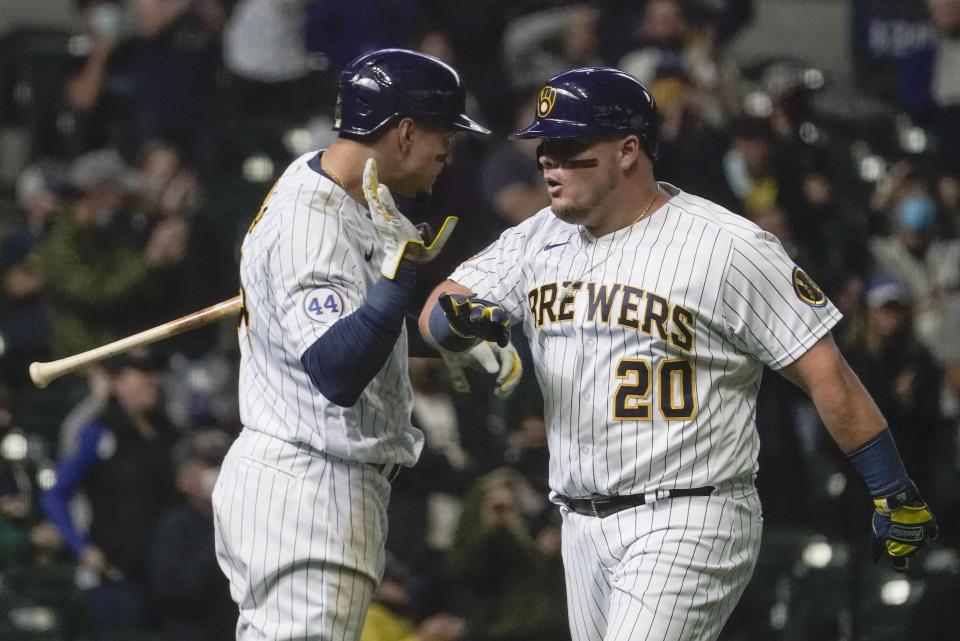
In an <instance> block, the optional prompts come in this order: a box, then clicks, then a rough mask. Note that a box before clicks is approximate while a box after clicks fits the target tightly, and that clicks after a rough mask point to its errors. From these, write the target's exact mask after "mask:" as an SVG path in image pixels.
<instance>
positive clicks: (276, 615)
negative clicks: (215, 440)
mask: <svg viewBox="0 0 960 641" xmlns="http://www.w3.org/2000/svg"><path fill="white" fill-rule="evenodd" d="M389 498H390V484H389V483H388V482H387V480H386V479H385V478H384V477H383V475H382V474H380V473H379V472H378V471H377V470H376V469H374V468H373V467H372V466H370V465H366V464H362V463H352V462H348V461H342V460H338V459H335V458H333V457H330V456H328V455H324V454H320V453H317V452H314V451H311V450H310V449H309V448H308V447H306V446H303V445H296V444H292V443H287V442H285V441H282V440H279V439H276V438H273V437H271V436H267V435H266V434H263V433H260V432H254V431H252V430H244V431H243V432H241V434H240V436H239V437H238V438H237V440H236V442H235V443H234V445H233V447H232V448H231V449H230V452H229V453H228V454H227V457H226V459H225V460H224V463H223V467H222V468H221V471H220V477H219V478H218V479H217V485H216V487H215V489H214V494H213V504H214V518H215V524H216V545H217V558H218V560H219V563H220V567H221V569H223V571H224V573H225V574H226V575H227V577H228V578H229V579H230V591H231V595H232V597H233V599H234V601H235V602H236V603H237V604H238V605H239V608H240V617H239V620H238V623H237V639H238V640H240V641H245V640H248V639H249V640H254V639H256V640H258V641H259V640H264V639H273V640H276V641H283V640H287V639H290V640H292V639H323V640H324V641H355V640H356V639H358V638H359V636H360V630H361V629H362V627H363V618H364V615H365V613H366V610H367V607H368V605H369V603H370V598H371V596H372V595H373V590H374V586H375V585H376V583H377V582H379V580H380V579H381V578H382V576H383V568H384V558H385V557H384V541H385V540H386V537H387V503H388V501H389Z"/></svg>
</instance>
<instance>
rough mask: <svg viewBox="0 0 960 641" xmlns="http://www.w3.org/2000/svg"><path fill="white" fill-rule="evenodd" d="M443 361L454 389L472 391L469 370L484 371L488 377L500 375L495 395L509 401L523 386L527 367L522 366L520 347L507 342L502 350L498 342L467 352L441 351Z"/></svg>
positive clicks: (485, 343)
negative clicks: (520, 386)
mask: <svg viewBox="0 0 960 641" xmlns="http://www.w3.org/2000/svg"><path fill="white" fill-rule="evenodd" d="M440 355H441V356H443V361H444V362H445V363H446V364H447V369H448V370H450V380H451V382H452V383H453V389H455V390H457V391H458V392H460V393H462V394H466V393H467V392H469V391H470V383H469V382H468V381H467V375H466V371H465V370H466V369H467V368H473V369H480V370H482V371H485V372H486V373H488V374H496V376H497V388H496V389H495V390H494V391H493V394H494V396H496V397H498V398H506V397H507V396H510V394H512V393H513V390H515V389H516V388H517V385H518V384H519V383H520V376H521V375H522V374H523V365H521V364H520V355H519V354H517V350H516V348H515V347H514V346H513V345H511V344H509V343H507V346H506V347H500V346H499V345H497V344H496V343H488V342H482V343H478V344H476V345H474V346H473V347H471V348H470V349H468V350H467V351H465V352H448V351H447V350H440Z"/></svg>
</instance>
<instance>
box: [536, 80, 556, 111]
mask: <svg viewBox="0 0 960 641" xmlns="http://www.w3.org/2000/svg"><path fill="white" fill-rule="evenodd" d="M556 102H557V90H556V89H554V88H553V87H551V86H550V85H547V86H546V87H544V88H543V89H541V90H540V97H539V98H538V99H537V116H538V117H540V118H546V117H547V116H549V115H550V112H551V111H553V105H554V103H556Z"/></svg>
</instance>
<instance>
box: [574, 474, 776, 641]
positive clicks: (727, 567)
mask: <svg viewBox="0 0 960 641" xmlns="http://www.w3.org/2000/svg"><path fill="white" fill-rule="evenodd" d="M735 496H736V497H737V498H734V497H735ZM561 512H562V514H563V564H564V574H565V576H566V585H567V609H568V612H569V619H570V632H571V635H572V637H573V639H574V641H627V640H630V641H654V640H656V641H711V640H713V639H716V638H717V636H718V635H719V634H720V631H721V630H722V629H723V625H724V623H725V622H726V620H727V618H728V617H729V616H730V613H731V612H732V611H733V608H734V606H735V605H736V603H737V601H738V600H739V598H740V595H741V594H742V593H743V590H744V588H745V587H746V585H747V582H748V581H749V580H750V576H751V575H752V574H753V568H754V566H755V564H756V559H757V553H758V551H759V549H760V534H761V530H762V517H761V514H760V501H759V498H758V497H757V495H756V493H755V492H753V491H750V492H749V493H747V494H744V493H743V492H721V493H720V494H719V495H716V494H715V495H713V496H706V497H699V496H693V497H683V498H673V499H667V500H662V501H657V502H655V503H651V504H647V505H643V506H640V507H637V508H631V509H626V510H622V511H620V512H617V513H616V514H612V515H610V516H608V517H606V518H603V519H601V518H596V517H592V516H584V515H581V514H577V513H575V512H571V511H570V510H568V509H567V508H565V507H561Z"/></svg>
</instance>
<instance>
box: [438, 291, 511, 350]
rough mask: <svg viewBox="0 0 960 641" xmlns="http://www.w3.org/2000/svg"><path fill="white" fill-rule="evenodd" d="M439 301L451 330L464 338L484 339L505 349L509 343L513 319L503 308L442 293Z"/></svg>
mask: <svg viewBox="0 0 960 641" xmlns="http://www.w3.org/2000/svg"><path fill="white" fill-rule="evenodd" d="M437 302H438V303H440V308H441V309H442V310H443V315H444V316H446V317H447V322H448V323H449V324H450V329H452V330H453V331H454V333H456V334H457V335H459V336H462V337H463V338H482V339H483V340H485V341H490V342H493V343H496V344H497V345H499V346H500V347H506V346H507V345H508V344H509V343H510V318H509V317H508V316H507V312H506V310H504V309H503V308H502V307H500V305H498V304H496V303H492V302H490V301H488V300H483V299H482V298H473V297H472V296H463V295H461V294H446V293H444V294H440V296H439V298H438V299H437Z"/></svg>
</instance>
